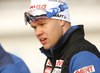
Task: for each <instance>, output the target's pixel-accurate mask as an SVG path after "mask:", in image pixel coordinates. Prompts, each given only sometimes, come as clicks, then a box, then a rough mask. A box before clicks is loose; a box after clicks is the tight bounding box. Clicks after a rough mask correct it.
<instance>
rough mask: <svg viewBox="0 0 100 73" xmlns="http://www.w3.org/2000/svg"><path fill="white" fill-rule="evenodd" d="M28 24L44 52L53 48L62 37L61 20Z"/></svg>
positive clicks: (47, 20)
mask: <svg viewBox="0 0 100 73" xmlns="http://www.w3.org/2000/svg"><path fill="white" fill-rule="evenodd" d="M30 24H31V27H32V28H34V31H35V35H36V37H37V38H38V40H39V41H40V43H41V44H42V45H43V47H44V48H45V49H46V50H49V49H50V47H52V46H54V45H55V44H56V43H57V42H58V41H59V39H60V38H61V37H62V35H63V30H62V26H61V20H57V19H49V18H46V19H43V20H40V21H36V22H31V23H30Z"/></svg>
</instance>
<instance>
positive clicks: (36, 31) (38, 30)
mask: <svg viewBox="0 0 100 73" xmlns="http://www.w3.org/2000/svg"><path fill="white" fill-rule="evenodd" d="M42 34H43V31H42V29H41V28H37V29H36V30H35V35H36V36H37V37H39V36H40V35H42Z"/></svg>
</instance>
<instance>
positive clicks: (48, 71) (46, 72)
mask: <svg viewBox="0 0 100 73" xmlns="http://www.w3.org/2000/svg"><path fill="white" fill-rule="evenodd" d="M51 70H52V68H50V67H46V69H45V71H44V73H50V72H51Z"/></svg>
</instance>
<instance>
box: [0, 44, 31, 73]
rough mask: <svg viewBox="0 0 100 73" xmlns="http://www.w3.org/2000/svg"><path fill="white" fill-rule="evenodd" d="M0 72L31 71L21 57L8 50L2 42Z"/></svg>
mask: <svg viewBox="0 0 100 73" xmlns="http://www.w3.org/2000/svg"><path fill="white" fill-rule="evenodd" d="M0 73H30V71H29V69H28V67H27V66H26V64H25V63H24V62H23V61H22V60H21V59H20V58H18V57H17V56H15V55H13V54H10V53H8V52H6V51H5V50H4V49H3V47H2V46H1V44H0Z"/></svg>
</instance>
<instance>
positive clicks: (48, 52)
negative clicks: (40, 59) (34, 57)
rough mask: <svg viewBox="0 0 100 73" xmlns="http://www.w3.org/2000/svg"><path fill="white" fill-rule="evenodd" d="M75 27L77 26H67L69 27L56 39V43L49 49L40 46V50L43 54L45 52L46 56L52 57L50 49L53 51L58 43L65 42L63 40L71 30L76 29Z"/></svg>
mask: <svg viewBox="0 0 100 73" xmlns="http://www.w3.org/2000/svg"><path fill="white" fill-rule="evenodd" d="M77 28H78V26H72V27H71V28H69V29H68V30H67V31H66V33H65V34H64V35H63V36H62V37H61V39H60V40H59V41H58V43H57V44H56V45H55V46H53V47H51V48H50V50H45V49H44V47H42V48H40V50H41V52H42V53H44V54H45V55H46V56H48V57H52V51H53V50H54V49H55V48H57V47H59V46H60V45H62V44H63V43H64V42H65V40H66V39H67V38H68V36H69V34H70V33H71V32H73V31H74V30H75V29H77Z"/></svg>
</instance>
